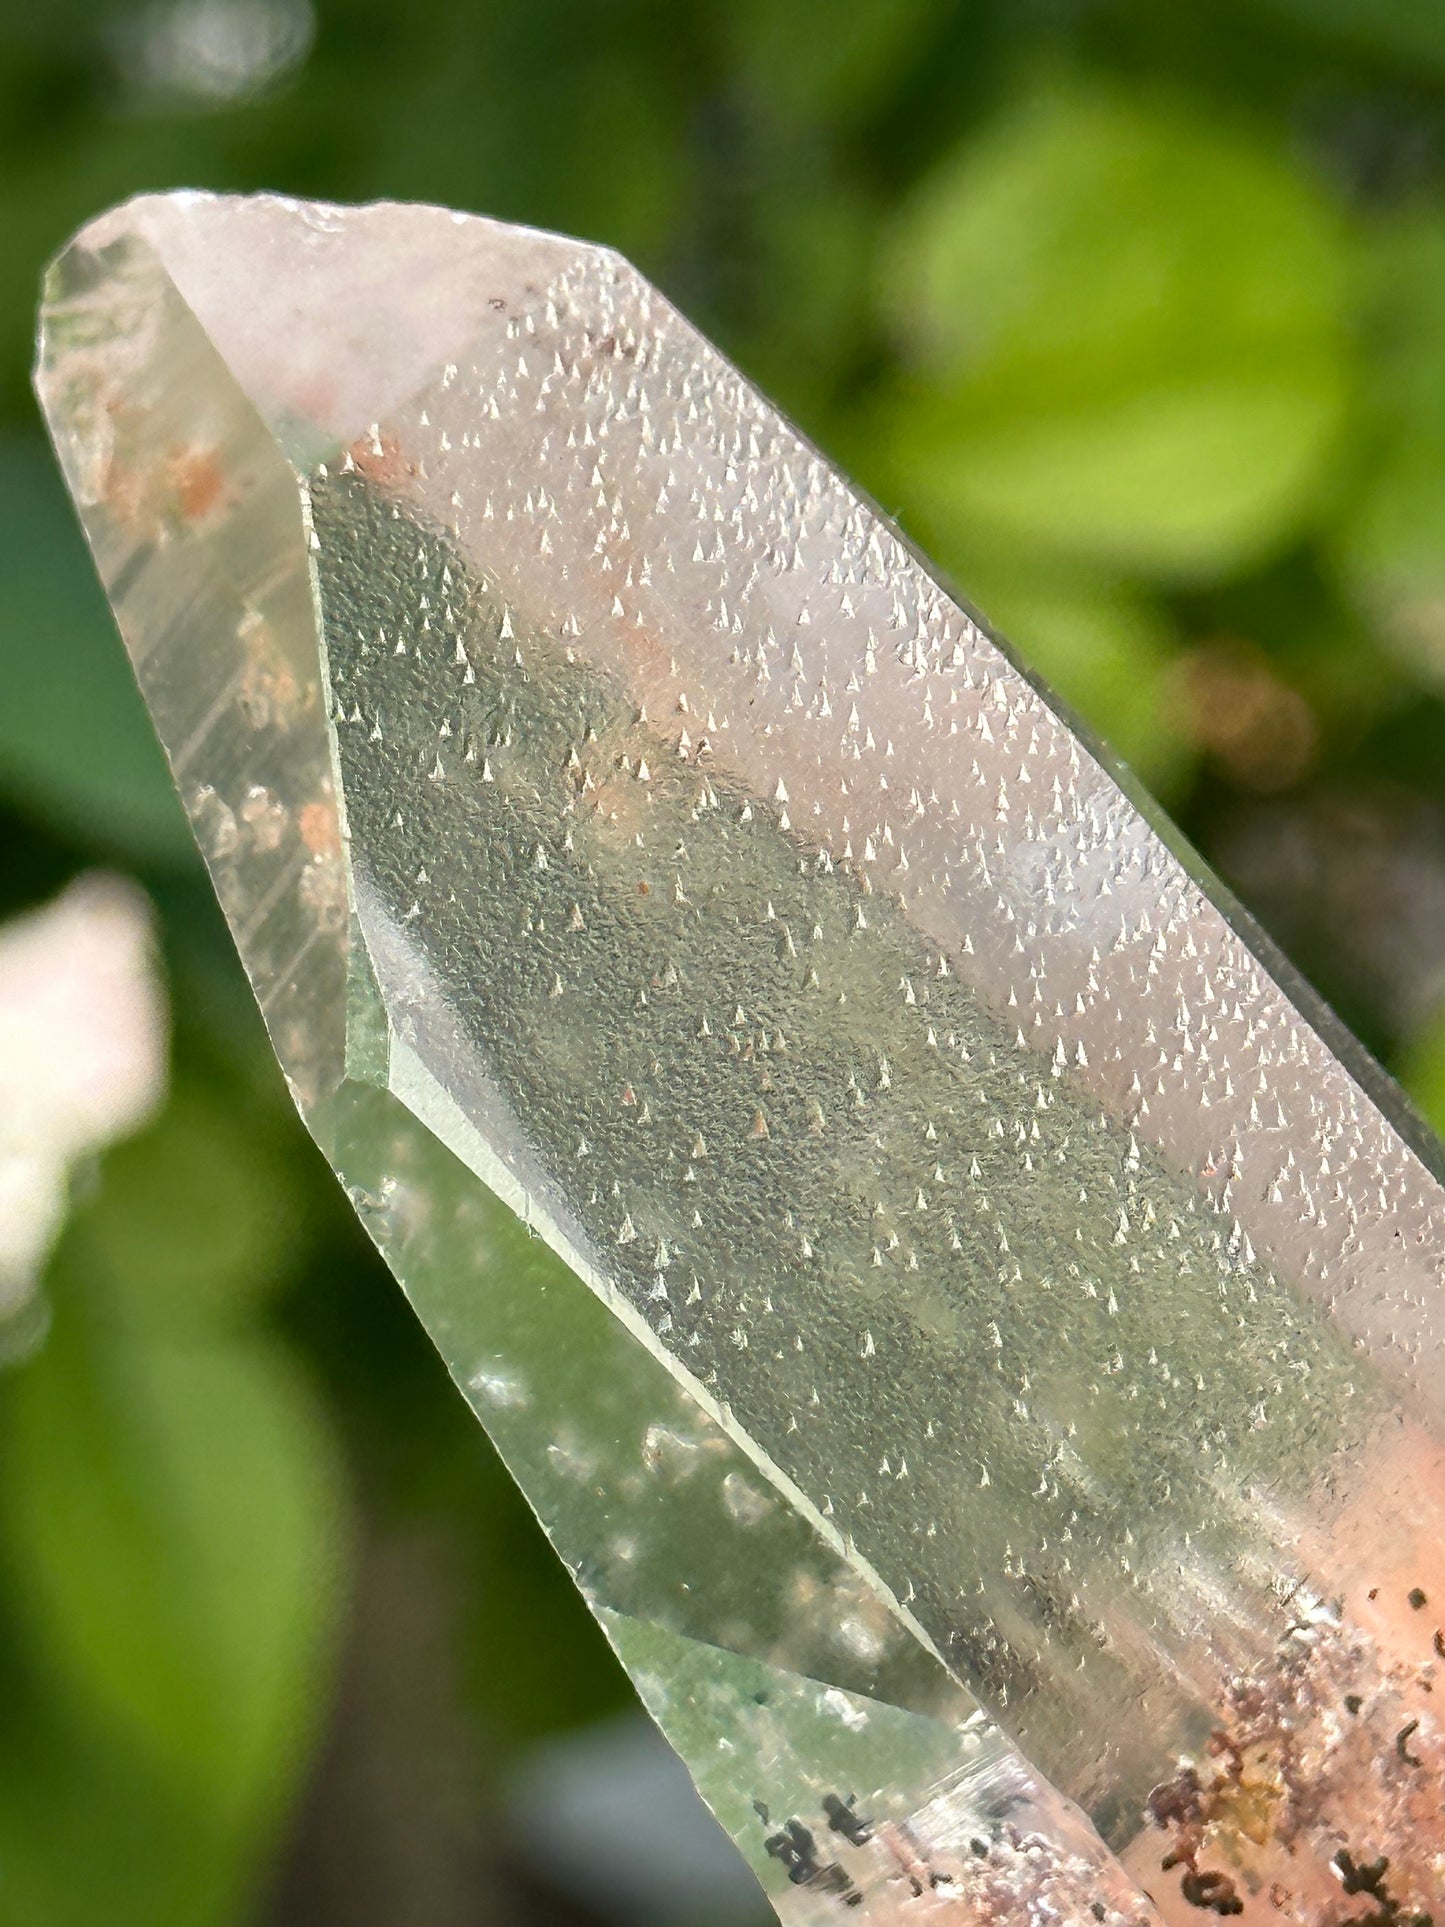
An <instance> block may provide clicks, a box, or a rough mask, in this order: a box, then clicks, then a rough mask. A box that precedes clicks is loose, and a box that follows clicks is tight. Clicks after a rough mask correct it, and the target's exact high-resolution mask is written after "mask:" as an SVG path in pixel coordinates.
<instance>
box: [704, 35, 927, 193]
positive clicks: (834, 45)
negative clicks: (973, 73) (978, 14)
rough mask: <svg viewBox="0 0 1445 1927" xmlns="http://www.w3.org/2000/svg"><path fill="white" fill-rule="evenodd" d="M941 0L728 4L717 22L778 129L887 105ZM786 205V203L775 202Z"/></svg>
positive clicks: (837, 118) (848, 116)
mask: <svg viewBox="0 0 1445 1927" xmlns="http://www.w3.org/2000/svg"><path fill="white" fill-rule="evenodd" d="M947 14H948V9H947V6H946V4H945V0H889V4H888V5H887V6H879V5H878V4H877V0H829V5H828V8H827V12H826V16H825V17H820V13H819V9H818V6H817V5H816V0H734V4H733V5H731V6H730V7H728V8H727V9H726V10H725V14H724V18H725V20H726V23H727V27H728V31H729V34H730V37H731V38H732V40H733V43H734V58H735V59H736V61H737V64H738V66H739V68H740V69H741V71H742V73H743V75H744V77H745V79H746V81H747V83H748V84H749V85H750V86H751V87H752V89H753V90H754V92H755V93H756V94H757V96H758V97H759V98H760V99H762V100H763V101H764V103H765V104H766V105H767V106H768V108H769V109H770V110H771V111H772V112H773V113H774V115H775V116H776V117H777V119H778V120H779V122H780V123H782V124H783V125H785V126H787V125H793V124H795V123H797V122H799V121H843V120H848V119H856V118H858V117H860V116H861V115H863V114H864V113H866V112H867V111H868V110H869V109H870V108H871V107H873V106H875V105H876V104H877V103H878V102H879V101H880V100H886V99H887V98H888V96H889V94H890V92H891V91H892V90H893V89H894V88H895V87H896V85H897V82H898V79H899V76H900V72H901V70H902V69H903V68H904V67H905V66H906V65H907V63H908V61H909V60H910V59H913V58H915V57H916V56H917V53H918V50H919V47H920V45H921V44H923V43H925V42H926V40H927V38H928V36H929V34H930V33H931V31H932V30H933V28H934V27H935V26H936V25H938V24H939V23H940V22H941V21H944V20H946V18H947ZM779 198H786V197H779Z"/></svg>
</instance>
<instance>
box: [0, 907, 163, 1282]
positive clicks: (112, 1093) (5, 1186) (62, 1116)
mask: <svg viewBox="0 0 1445 1927" xmlns="http://www.w3.org/2000/svg"><path fill="white" fill-rule="evenodd" d="M166 1032H167V1024H166V999H165V992H164V989H163V988H162V985H161V982H160V978H159V975H158V973H157V970H156V963H155V943H154V928H153V919H152V915H151V909H150V905H149V903H148V902H147V900H146V898H145V897H144V896H143V895H142V893H141V892H140V891H139V890H138V889H137V888H136V887H135V886H134V885H133V884H130V883H127V882H125V881H124V880H123V879H121V878H119V877H114V876H107V875H101V874H94V875H89V876H83V877H80V878H78V879H77V880H76V881H75V882H74V883H72V884H71V885H70V887H69V888H68V889H67V890H65V891H64V892H63V893H62V895H60V896H59V897H58V898H56V900H55V901H54V902H53V903H51V904H49V905H47V906H46V907H45V908H44V909H42V910H36V911H32V912H31V913H30V914H29V915H26V916H23V917H16V918H14V919H13V920H12V921H11V922H10V923H8V924H5V925H3V926H0V1320H3V1319H5V1318H7V1317H8V1316H11V1315H13V1314H14V1313H15V1312H16V1311H18V1310H19V1308H20V1307H21V1306H22V1305H23V1304H24V1303H25V1301H26V1299H27V1298H28V1297H29V1296H30V1294H31V1293H32V1291H33V1290H34V1287H35V1283H36V1280H37V1278H38V1277H39V1274H40V1271H41V1269H42V1267H43V1266H44V1263H45V1259H46V1257H47V1255H48V1254H49V1251H50V1247H51V1245H52V1244H53V1243H54V1241H55V1238H56V1235H57V1234H58V1232H59V1230H60V1226H61V1223H62V1221H63V1219H64V1216H65V1208H66V1200H67V1196H68V1189H69V1176H70V1169H71V1166H72V1165H73V1164H74V1163H75V1161H76V1160H77V1159H78V1158H82V1157H84V1156H86V1155H88V1154H90V1153H92V1152H95V1151H98V1150H100V1149H101V1148H102V1147H103V1146H105V1145H107V1144H110V1143H112V1142H114V1140H116V1139H117V1138H121V1137H125V1136H126V1135H128V1134H129V1133H130V1132H131V1131H134V1130H136V1129H137V1128H138V1127H139V1126H140V1125H141V1124H143V1123H144V1122H145V1120H146V1119H147V1118H148V1117H149V1116H150V1115H151V1113H152V1112H153V1111H154V1110H155V1109H156V1108H157V1107H158V1105H159V1104H160V1101H161V1098H162V1096H163V1094H164V1091H165V1082H166Z"/></svg>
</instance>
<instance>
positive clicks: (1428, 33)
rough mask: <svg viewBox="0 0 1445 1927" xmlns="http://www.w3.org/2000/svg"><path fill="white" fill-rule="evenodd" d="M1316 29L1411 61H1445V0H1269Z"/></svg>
mask: <svg viewBox="0 0 1445 1927" xmlns="http://www.w3.org/2000/svg"><path fill="white" fill-rule="evenodd" d="M1267 4H1268V5H1270V6H1272V7H1273V8H1274V10H1275V12H1276V13H1282V14H1286V15H1288V16H1289V17H1290V18H1291V19H1293V20H1296V21H1298V22H1299V24H1300V25H1301V26H1304V27H1309V28H1312V29H1313V30H1314V31H1315V32H1316V33H1319V34H1321V35H1324V36H1327V37H1328V38H1330V39H1333V40H1342V41H1345V42H1346V43H1348V44H1350V45H1352V46H1355V47H1358V48H1360V49H1361V50H1362V51H1363V50H1369V51H1371V52H1376V53H1382V54H1385V55H1387V56H1390V57H1392V58H1394V59H1398V60H1403V61H1405V62H1408V63H1411V64H1413V63H1415V62H1417V61H1424V62H1426V63H1427V64H1428V65H1430V66H1432V67H1436V68H1439V67H1441V66H1445V0H1267Z"/></svg>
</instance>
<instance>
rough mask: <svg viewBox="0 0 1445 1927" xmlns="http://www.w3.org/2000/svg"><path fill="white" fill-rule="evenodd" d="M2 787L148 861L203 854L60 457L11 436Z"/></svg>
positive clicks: (1, 478) (0, 497)
mask: <svg viewBox="0 0 1445 1927" xmlns="http://www.w3.org/2000/svg"><path fill="white" fill-rule="evenodd" d="M0 579H3V581H4V583H5V624H6V630H7V634H8V638H9V646H8V647H7V649H6V651H5V694H4V700H3V701H0V792H4V793H7V794H9V795H11V796H13V797H15V798H16V799H17V800H19V801H21V802H22V803H25V804H26V805H28V806H29V807H31V808H32V809H35V810H37V811H38V812H39V813H40V814H41V815H43V816H45V817H47V818H49V819H50V820H51V821H53V822H55V823H57V824H58V825H60V826H61V827H62V828H63V829H65V830H68V831H69V832H70V833H71V834H72V835H75V836H77V837H80V838H82V839H84V840H85V841H86V842H87V843H90V844H93V845H97V846H99V847H100V848H101V849H109V850H112V851H115V852H116V853H118V854H120V855H123V856H128V857H131V858H134V859H139V860H140V861H142V862H163V863H167V864H184V865H190V864H196V863H198V862H199V859H198V857H197V856H196V852H195V846H194V844H193V842H192V840H191V833H190V829H189V827H188V826H187V823H186V818H185V812H184V811H183V810H182V808H181V805H180V800H179V798H178V797H177V795H176V793H175V789H174V787H173V785H172V783H171V779H170V775H169V773H168V772H167V769H166V764H165V758H164V757H163V756H162V754H161V750H160V745H159V744H158V743H157V741H156V739H155V732H154V731H153V730H152V728H151V725H150V721H149V719H148V717H147V716H146V712H145V705H144V703H143V702H142V701H141V697H140V692H139V690H138V689H137V688H136V685H135V678H134V676H133V675H132V674H131V670H130V664H129V663H128V661H127V660H126V654H125V650H124V649H123V648H122V647H121V643H120V638H119V636H117V634H116V632H115V622H114V620H113V618H112V616H111V614H110V611H109V610H108V609H107V607H106V603H105V596H104V595H103V593H102V591H101V588H100V584H99V582H98V581H97V580H96V578H95V573H94V570H93V569H92V567H91V563H90V557H89V555H88V554H87V552H86V547H85V542H84V539H83V537H82V536H81V533H80V529H79V526H78V525H77V523H76V520H75V517H74V515H73V514H72V513H71V510H70V508H69V506H68V504H67V503H66V501H65V498H64V492H63V490H62V488H61V485H60V480H59V476H58V474H57V472H56V468H55V463H54V461H53V460H52V459H51V458H50V456H49V454H48V452H47V451H46V450H45V449H44V448H43V447H41V446H40V445H39V443H38V442H37V443H28V442H21V441H19V440H13V441H10V442H8V443H0Z"/></svg>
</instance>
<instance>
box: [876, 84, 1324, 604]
mask: <svg viewBox="0 0 1445 1927" xmlns="http://www.w3.org/2000/svg"><path fill="white" fill-rule="evenodd" d="M886 269H887V272H886V279H885V287H884V295H885V304H886V307H887V310H888V314H889V317H890V319H891V322H892V326H893V329H894V331H895V334H896V335H897V337H898V340H899V342H900V344H901V346H902V348H903V350H904V353H905V355H906V357H907V360H908V364H909V366H908V371H907V373H906V375H905V376H904V377H903V379H902V380H901V381H900V382H899V384H898V386H897V388H896V390H895V392H894V395H893V398H892V405H891V408H890V410H889V412H888V415H887V417H886V418H885V420H884V423H883V426H882V436H883V441H884V451H885V460H886V462H887V465H888V470H889V474H890V478H891V480H892V482H893V484H894V486H895V487H896V488H897V489H898V490H899V492H900V493H902V494H904V495H905V498H906V499H908V500H909V501H910V502H911V503H912V504H913V505H915V506H916V507H917V508H918V509H919V510H920V511H921V512H922V514H923V515H924V517H925V518H926V519H927V521H928V522H929V523H930V524H931V525H932V526H933V527H934V528H935V529H937V530H939V531H942V532H943V533H944V535H945V536H947V535H948V534H950V533H951V534H954V535H955V536H957V537H958V538H959V539H967V538H969V537H973V538H974V539H977V537H978V535H979V534H980V533H981V532H984V531H990V530H993V531H998V532H1000V533H1003V534H1006V535H1007V536H1009V537H1010V538H1011V539H1014V540H1017V541H1020V542H1024V543H1027V544H1029V545H1032V546H1035V547H1046V548H1050V549H1053V550H1055V551H1056V552H1059V553H1064V554H1073V555H1076V556H1079V557H1087V558H1090V559H1092V560H1094V561H1096V562H1099V563H1102V564H1106V565H1108V566H1109V567H1111V568H1117V569H1123V570H1126V571H1131V572H1133V571H1139V572H1145V573H1149V574H1154V575H1158V576H1163V577H1175V578H1181V579H1199V578H1206V577H1209V576H1215V575H1219V574H1222V573H1227V572H1229V571H1232V570H1234V569H1236V568H1237V567H1239V566H1240V565H1241V564H1242V563H1244V562H1246V561H1248V560H1250V559H1252V558H1254V557H1256V556H1257V555H1259V554H1260V553H1261V552H1264V551H1267V550H1269V549H1271V548H1275V547H1277V546H1279V545H1280V544H1281V543H1283V542H1284V541H1285V540H1286V539H1287V538H1288V537H1289V536H1290V535H1291V534H1293V533H1294V532H1295V531H1296V530H1298V529H1299V527H1300V526H1301V525H1302V524H1303V522H1304V521H1305V520H1306V518H1307V517H1308V516H1309V515H1310V514H1311V513H1312V512H1313V510H1314V509H1315V507H1316V504H1317V502H1318V499H1319V497H1320V494H1321V490H1322V487H1323V485H1324V483H1325V481H1326V479H1327V477H1328V473H1329V468H1330V464H1331V460H1332V457H1333V455H1334V452H1335V447H1336V440H1337V436H1338V433H1339V429H1340V425H1341V420H1342V414H1343V410H1344V406H1345V401H1346V395H1347V388H1348V379H1349V368H1348V360H1347V353H1346V339H1345V328H1344V311H1345V257H1344V249H1343V243H1342V238H1341V235H1340V232H1339V230H1338V228H1337V224H1336V221H1335V219H1334V217H1333V215H1332V214H1331V212H1330V210H1329V209H1328V208H1327V207H1326V206H1325V205H1324V203H1323V202H1322V200H1321V198H1320V197H1319V196H1318V195H1317V194H1316V192H1315V191H1314V190H1313V188H1312V187H1311V186H1310V184H1309V183H1308V182H1307V181H1306V180H1305V179H1304V178H1303V177H1302V176H1301V175H1300V174H1299V172H1298V171H1297V170H1296V169H1295V168H1294V167H1293V166H1292V165H1291V164H1290V163H1289V162H1288V161H1287V159H1286V158H1285V156H1284V154H1283V152H1282V151H1279V150H1276V149H1275V148H1273V147H1271V146H1269V145H1267V144H1264V143H1262V142H1256V141H1254V140H1252V139H1249V138H1246V137H1245V136H1244V135H1242V134H1239V133H1236V132H1233V131H1230V130H1229V129H1227V128H1224V127H1221V126H1219V125H1216V124H1215V123H1213V122H1211V121H1205V120H1202V119H1200V118H1198V117H1196V116H1195V115H1194V114H1193V113H1192V112H1191V111H1189V110H1188V109H1186V108H1185V107H1183V106H1182V105H1179V104H1167V103H1164V102H1161V101H1157V100H1145V99H1126V98H1125V97H1123V96H1122V95H1118V94H1114V93H1109V92H1089V93H1086V92H1084V91H1082V90H1079V89H1075V90H1073V91H1064V92H1051V93H1048V94H1044V95H1041V96H1038V97H1035V98H1033V99H1032V100H1030V101H1029V102H1027V103H1026V104H1025V105H1024V106H1022V107H1020V108H1017V109H1015V110H1014V111H1013V112H1012V113H1011V114H1010V115H1008V116H1007V117H1006V118H1005V119H1004V120H1003V121H1001V122H1000V123H998V124H997V125H996V126H995V127H994V128H993V129H992V130H991V132H989V133H988V134H987V135H985V136H984V137H983V138H982V139H980V140H979V141H977V142H975V143H971V144H970V145H969V146H968V147H966V148H965V149H964V150H963V151H962V152H961V153H960V154H958V155H956V156H955V157H954V159H953V160H952V161H950V162H949V163H948V164H947V165H945V166H944V167H943V168H942V169H941V170H940V171H939V172H938V173H937V174H936V175H935V176H934V177H933V178H932V179H930V180H929V181H927V182H926V183H925V184H924V186H923V188H922V190H921V191H920V193H919V194H918V196H917V198H916V199H915V201H914V202H913V204H912V205H911V206H910V207H909V208H908V209H907V210H906V211H905V214H904V216H903V218H902V219H901V221H900V223H899V226H898V229H897V232H896V234H895V236H894V239H893V244H892V246H891V247H890V249H889V250H888V254H887V261H886Z"/></svg>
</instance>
